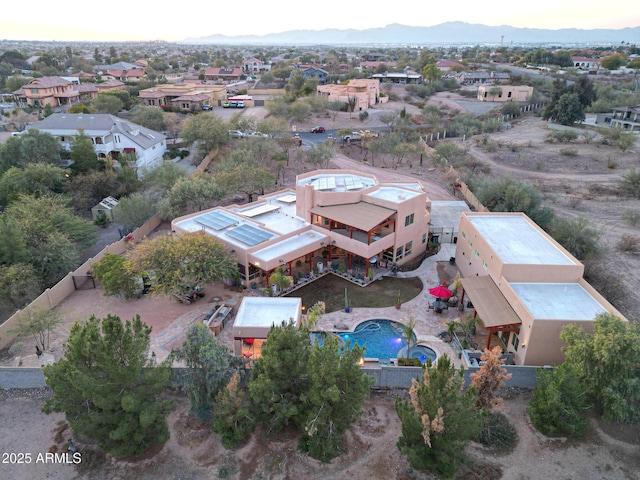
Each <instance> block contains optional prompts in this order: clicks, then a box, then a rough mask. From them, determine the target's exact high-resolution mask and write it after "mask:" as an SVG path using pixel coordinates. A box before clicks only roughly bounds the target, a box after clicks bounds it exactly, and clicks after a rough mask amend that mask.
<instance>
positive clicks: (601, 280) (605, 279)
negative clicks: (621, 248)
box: [584, 260, 630, 308]
mask: <svg viewBox="0 0 640 480" xmlns="http://www.w3.org/2000/svg"><path fill="white" fill-rule="evenodd" d="M584 279H585V280H586V281H587V282H589V284H590V285H591V286H592V287H593V288H595V289H596V290H597V291H598V292H599V293H600V294H601V295H602V296H603V297H605V298H606V299H607V300H608V301H609V302H611V303H612V304H613V305H614V306H615V307H617V308H620V307H622V306H624V302H625V301H626V299H627V298H629V296H630V292H629V289H628V288H627V287H626V285H625V284H624V283H622V281H621V280H620V277H619V275H616V274H615V273H614V272H612V271H611V269H610V268H607V267H606V265H603V264H602V262H599V261H597V260H589V261H587V262H585V264H584Z"/></svg>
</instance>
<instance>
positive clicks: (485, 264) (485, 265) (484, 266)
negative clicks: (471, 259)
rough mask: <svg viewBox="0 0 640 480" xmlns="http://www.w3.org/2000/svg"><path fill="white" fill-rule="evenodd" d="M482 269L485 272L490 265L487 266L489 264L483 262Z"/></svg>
mask: <svg viewBox="0 0 640 480" xmlns="http://www.w3.org/2000/svg"><path fill="white" fill-rule="evenodd" d="M482 268H484V269H485V270H486V269H487V268H489V265H487V262H485V261H484V260H483V261H482Z"/></svg>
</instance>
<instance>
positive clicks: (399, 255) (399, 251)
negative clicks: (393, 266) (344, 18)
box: [396, 247, 403, 260]
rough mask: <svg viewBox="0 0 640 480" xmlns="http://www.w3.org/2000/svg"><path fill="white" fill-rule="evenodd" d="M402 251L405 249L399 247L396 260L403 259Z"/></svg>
mask: <svg viewBox="0 0 640 480" xmlns="http://www.w3.org/2000/svg"><path fill="white" fill-rule="evenodd" d="M402 249H403V247H398V248H397V249H396V260H400V259H401V258H402Z"/></svg>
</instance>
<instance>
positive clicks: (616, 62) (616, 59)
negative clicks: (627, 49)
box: [600, 53, 627, 70]
mask: <svg viewBox="0 0 640 480" xmlns="http://www.w3.org/2000/svg"><path fill="white" fill-rule="evenodd" d="M625 63H627V59H626V58H625V57H624V55H621V54H619V53H616V54H615V55H609V56H608V57H605V58H603V59H602V60H601V61H600V66H601V67H602V68H606V69H607V70H617V69H619V68H620V67H622V66H623V65H624V64H625Z"/></svg>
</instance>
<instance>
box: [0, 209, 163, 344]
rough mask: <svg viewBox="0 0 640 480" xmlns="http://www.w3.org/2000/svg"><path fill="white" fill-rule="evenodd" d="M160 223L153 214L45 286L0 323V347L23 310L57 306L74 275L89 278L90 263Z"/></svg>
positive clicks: (12, 336)
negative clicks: (125, 234)
mask: <svg viewBox="0 0 640 480" xmlns="http://www.w3.org/2000/svg"><path fill="white" fill-rule="evenodd" d="M160 223H162V220H160V217H159V216H158V214H156V215H154V216H153V217H151V218H150V219H149V220H147V221H146V222H145V224H144V225H142V226H141V227H139V228H137V229H136V230H135V231H134V232H132V233H131V234H130V235H127V236H126V237H125V238H121V239H120V240H118V241H117V242H113V243H112V244H110V245H107V246H106V247H105V248H103V249H102V250H101V251H100V252H99V253H98V254H97V255H96V256H95V257H92V258H90V259H89V260H87V261H86V262H84V263H83V264H82V265H80V266H79V267H78V268H76V269H75V270H74V271H73V272H70V273H68V274H67V275H66V276H65V277H64V278H63V279H62V280H60V281H59V282H58V283H56V284H55V285H54V286H53V287H51V288H47V289H46V290H45V291H44V292H42V293H41V294H40V296H39V297H38V298H36V299H35V300H34V301H33V302H31V303H30V304H29V305H27V306H26V307H25V308H24V309H22V310H18V311H17V312H16V313H14V314H13V315H12V316H11V317H9V319H7V321H6V322H4V323H3V324H2V325H0V349H3V348H6V347H8V346H9V344H11V343H12V342H13V341H14V340H15V339H16V337H17V335H16V334H15V333H11V330H13V329H15V328H16V327H17V324H18V320H19V318H20V315H21V314H22V313H23V312H25V311H29V310H31V309H47V308H53V307H56V306H58V305H59V304H60V303H62V301H63V300H64V299H66V298H67V297H68V296H69V295H71V294H72V293H73V292H75V291H76V281H74V277H75V278H76V279H77V278H79V277H81V278H85V279H89V278H91V274H90V272H91V268H92V265H93V264H94V263H96V262H99V261H100V260H101V259H102V257H103V256H104V255H105V254H107V253H113V254H115V255H121V254H123V253H124V252H125V251H126V249H127V245H128V244H129V243H130V242H137V241H139V240H142V239H143V238H144V237H146V236H147V235H149V234H150V233H151V232H153V231H154V230H155V229H156V228H158V225H160ZM127 239H129V240H127Z"/></svg>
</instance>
